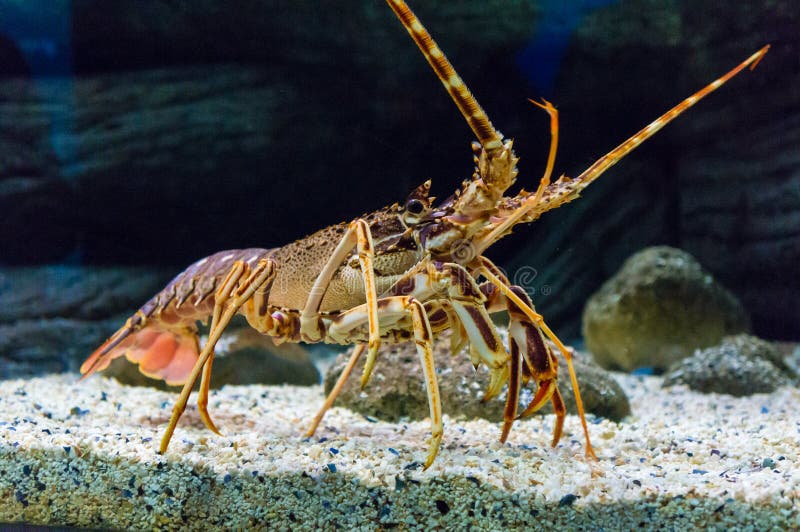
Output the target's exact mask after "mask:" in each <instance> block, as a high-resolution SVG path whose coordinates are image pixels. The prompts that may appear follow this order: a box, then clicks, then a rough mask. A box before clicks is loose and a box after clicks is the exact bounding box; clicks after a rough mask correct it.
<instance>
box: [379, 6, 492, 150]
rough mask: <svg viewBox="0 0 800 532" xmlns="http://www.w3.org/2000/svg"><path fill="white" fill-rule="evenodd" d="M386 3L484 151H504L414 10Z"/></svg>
mask: <svg viewBox="0 0 800 532" xmlns="http://www.w3.org/2000/svg"><path fill="white" fill-rule="evenodd" d="M386 1H387V3H388V4H389V7H391V8H392V11H394V12H395V14H396V15H397V18H399V19H400V22H401V23H402V24H403V27H405V29H406V30H407V31H408V34H409V35H411V38H412V39H414V42H415V43H417V46H419V49H420V51H422V55H424V56H425V59H427V60H428V63H429V64H430V65H431V68H433V71H434V72H435V73H436V76H437V77H438V78H439V81H441V82H442V85H444V88H445V89H446V90H447V92H448V93H449V94H450V97H451V98H452V99H453V101H454V102H455V104H456V106H457V107H458V110H459V111H461V114H462V115H463V116H464V119H465V120H466V121H467V123H468V124H469V127H470V129H472V131H473V133H475V136H476V137H477V138H478V141H479V142H480V143H481V145H482V146H483V148H484V149H485V150H487V151H491V150H494V149H497V148H502V146H503V137H502V135H500V133H498V131H497V130H496V129H495V128H494V126H493V125H492V123H491V122H490V121H489V117H488V116H487V115H486V112H485V111H484V110H483V108H482V107H481V106H480V104H479V103H478V101H477V100H476V99H475V97H474V96H473V95H472V93H471V92H470V91H469V89H468V88H467V86H466V85H465V84H464V80H462V79H461V76H459V75H458V74H457V73H456V71H455V69H454V68H453V65H451V64H450V61H448V60H447V57H445V55H444V53H443V52H442V50H441V49H440V48H439V46H438V45H437V44H436V41H434V40H433V37H431V35H430V33H428V30H426V29H425V27H424V26H423V25H422V23H421V22H420V21H419V19H418V18H417V16H416V15H415V14H414V12H413V11H411V8H409V7H408V6H407V5H406V3H405V2H404V1H403V0H386Z"/></svg>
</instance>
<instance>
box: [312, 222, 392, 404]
mask: <svg viewBox="0 0 800 532" xmlns="http://www.w3.org/2000/svg"><path fill="white" fill-rule="evenodd" d="M353 247H355V248H356V250H357V252H358V262H359V264H360V266H361V273H362V277H363V279H364V293H365V295H366V301H367V314H368V316H369V342H368V348H369V351H368V353H367V363H366V364H365V365H364V373H363V375H362V376H361V387H362V388H363V387H364V386H366V384H367V381H369V376H370V374H371V373H372V368H373V367H374V366H375V360H376V358H377V355H378V349H379V348H380V345H381V337H380V331H379V322H378V295H377V293H376V288H375V268H374V266H373V261H374V258H375V251H374V250H375V247H374V245H373V242H372V233H371V232H370V229H369V224H367V222H366V221H364V220H361V219H358V220H355V221H353V222H351V223H350V225H349V226H348V228H347V231H346V232H345V234H344V236H343V237H342V239H341V240H340V241H339V245H338V246H336V249H335V250H334V251H333V254H332V255H331V256H330V258H329V259H328V262H327V263H326V264H325V267H324V268H323V269H322V271H321V272H320V274H319V275H318V276H317V279H316V281H314V286H313V287H312V288H311V292H310V293H309V296H308V300H307V301H306V306H305V308H303V311H302V312H301V314H300V333H301V335H302V336H303V337H304V338H307V339H309V340H311V341H319V340H320V339H321V338H322V334H323V333H324V329H323V327H322V325H321V323H320V316H319V308H320V306H321V305H322V298H323V297H325V292H326V291H327V290H328V285H329V284H330V282H331V279H332V278H333V276H334V274H335V273H336V270H337V269H339V267H340V266H341V264H342V262H344V261H345V259H346V258H347V257H348V255H350V252H351V251H352V249H353Z"/></svg>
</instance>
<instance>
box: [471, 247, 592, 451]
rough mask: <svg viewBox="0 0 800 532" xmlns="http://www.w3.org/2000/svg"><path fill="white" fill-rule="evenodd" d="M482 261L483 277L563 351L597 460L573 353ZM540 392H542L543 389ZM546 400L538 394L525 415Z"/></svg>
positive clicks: (588, 441)
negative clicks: (573, 361) (574, 365)
mask: <svg viewBox="0 0 800 532" xmlns="http://www.w3.org/2000/svg"><path fill="white" fill-rule="evenodd" d="M480 261H481V266H480V267H479V268H478V269H479V271H480V273H481V275H483V276H484V277H485V278H486V279H488V280H489V281H490V282H491V283H492V284H493V285H495V286H496V287H497V288H498V289H499V290H500V291H501V292H502V293H503V295H504V296H505V297H506V298H507V299H508V301H509V304H511V303H513V305H514V306H515V307H516V308H517V309H519V311H521V312H522V314H524V316H525V317H526V318H527V320H529V321H530V322H531V323H532V324H535V325H536V327H537V328H538V329H540V330H541V331H542V332H543V333H544V334H545V335H546V336H547V337H548V338H550V340H551V341H552V342H553V343H554V344H555V345H556V347H558V349H559V351H561V354H562V355H563V356H564V359H565V360H566V361H567V369H568V370H569V377H570V380H571V382H572V389H573V391H574V394H575V403H576V406H577V409H578V416H579V417H580V420H581V425H582V427H583V432H584V435H585V437H586V455H587V456H591V457H592V458H594V459H595V460H596V459H597V456H596V455H595V453H594V449H593V448H592V442H591V440H590V438H589V427H588V425H587V423H586V415H585V412H584V409H583V401H582V400H581V394H580V388H579V386H578V379H577V377H576V376H575V368H574V367H573V364H572V352H571V351H570V350H569V348H567V347H566V346H565V345H564V343H563V342H561V340H560V339H559V338H558V337H557V336H556V335H555V334H554V333H553V331H552V330H550V327H548V326H547V324H546V323H545V322H544V318H543V317H542V316H541V315H540V314H538V313H536V312H535V311H534V310H533V309H532V308H531V305H530V304H529V303H528V302H526V301H524V300H523V298H521V297H520V295H518V294H517V293H515V290H514V289H513V288H512V287H511V286H509V285H508V284H507V280H505V281H506V282H504V280H503V279H501V278H499V277H498V276H497V275H496V274H495V273H494V271H493V270H496V267H494V268H492V266H494V265H491V262H490V261H489V260H488V259H486V258H485V257H480ZM490 265H491V266H490ZM523 294H524V292H523ZM534 341H535V339H534ZM544 349H545V350H546V351H547V352H548V353H549V350H547V348H546V346H545V347H544ZM522 354H523V356H524V355H525V351H524V350H522ZM541 360H542V361H547V362H548V363H551V362H550V357H547V358H541ZM529 362H530V361H529ZM552 362H555V359H554V358H552ZM552 387H553V388H555V382H554V380H553V381H552ZM540 391H542V388H541V387H540ZM546 393H547V390H545V391H544V392H543V395H545V394H546ZM549 393H550V394H552V395H555V392H554V391H550V392H549ZM559 397H560V396H559ZM546 400H547V399H546V398H544V397H539V393H537V396H536V397H534V400H533V401H532V402H531V405H529V406H528V408H526V410H525V412H524V414H527V413H530V412H532V411H533V410H535V409H536V408H538V407H539V406H537V405H540V404H543V403H544V402H546ZM556 406H557V405H556V404H555V401H554V408H555V407H556ZM557 423H558V422H557ZM557 428H558V427H557ZM559 432H560V431H559Z"/></svg>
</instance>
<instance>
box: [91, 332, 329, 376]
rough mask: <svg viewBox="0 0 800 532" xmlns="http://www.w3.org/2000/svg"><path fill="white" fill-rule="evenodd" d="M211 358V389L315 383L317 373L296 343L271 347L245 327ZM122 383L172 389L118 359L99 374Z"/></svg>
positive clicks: (227, 338) (224, 341) (268, 341)
mask: <svg viewBox="0 0 800 532" xmlns="http://www.w3.org/2000/svg"><path fill="white" fill-rule="evenodd" d="M217 345H218V349H217V352H216V353H215V356H214V366H213V372H212V374H211V388H212V389H216V388H221V387H222V386H224V385H226V384H242V385H243V384H297V385H301V386H310V385H314V384H319V381H320V374H319V371H318V370H317V368H316V366H315V365H314V363H313V362H312V361H311V358H310V357H309V355H308V352H307V351H306V349H305V348H304V347H303V346H302V345H300V344H290V343H285V344H281V345H275V343H274V342H273V341H272V339H271V338H269V337H267V336H264V335H261V334H259V333H258V332H256V331H255V330H253V329H250V328H249V327H242V328H239V329H236V330H233V331H229V332H226V333H225V335H224V336H223V337H222V340H220V342H219V344H217ZM103 375H106V376H110V377H114V378H115V379H117V380H118V381H120V382H121V383H123V384H129V385H133V386H149V387H153V388H158V389H160V390H168V389H176V388H179V387H174V386H167V385H166V384H165V383H164V381H162V380H156V379H151V378H149V377H146V376H145V375H143V374H142V373H140V372H139V366H138V365H136V364H133V363H130V362H128V361H127V360H126V359H125V358H122V357H121V358H118V359H116V360H115V361H114V362H112V363H111V365H110V366H109V367H108V369H106V370H105V371H104V372H103Z"/></svg>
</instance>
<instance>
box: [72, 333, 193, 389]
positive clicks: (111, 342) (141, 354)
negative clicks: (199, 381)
mask: <svg viewBox="0 0 800 532" xmlns="http://www.w3.org/2000/svg"><path fill="white" fill-rule="evenodd" d="M199 353H200V350H199V346H198V340H197V330H196V329H193V328H191V327H185V328H183V329H182V330H174V329H166V328H162V327H158V326H156V325H146V326H143V327H141V326H137V325H136V324H134V323H132V320H128V322H127V323H126V324H125V325H124V326H123V327H121V328H120V329H119V330H118V331H117V332H116V333H114V334H113V335H112V336H111V337H110V338H109V339H108V340H106V341H105V342H104V343H103V345H101V346H100V347H98V348H97V349H96V350H95V351H94V353H92V354H91V356H89V358H87V359H86V361H85V362H84V363H83V364H82V365H81V368H80V372H81V373H82V374H83V376H82V377H81V379H85V378H86V377H88V376H90V375H92V374H93V373H95V372H97V371H102V370H104V369H106V368H107V367H108V366H109V364H110V363H111V361H112V360H114V359H116V358H119V357H121V356H123V355H125V357H126V358H127V359H128V360H129V361H131V362H134V363H136V364H138V365H139V371H140V372H141V373H142V374H144V375H145V376H147V377H150V378H152V379H161V380H164V381H166V383H167V385H169V386H177V385H180V384H183V383H184V382H186V379H187V377H188V376H189V373H191V371H192V368H193V367H194V364H195V362H196V361H197V358H198V356H199Z"/></svg>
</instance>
